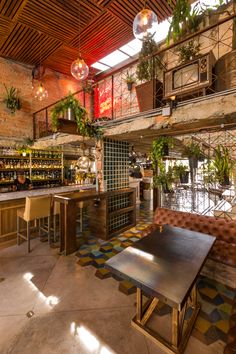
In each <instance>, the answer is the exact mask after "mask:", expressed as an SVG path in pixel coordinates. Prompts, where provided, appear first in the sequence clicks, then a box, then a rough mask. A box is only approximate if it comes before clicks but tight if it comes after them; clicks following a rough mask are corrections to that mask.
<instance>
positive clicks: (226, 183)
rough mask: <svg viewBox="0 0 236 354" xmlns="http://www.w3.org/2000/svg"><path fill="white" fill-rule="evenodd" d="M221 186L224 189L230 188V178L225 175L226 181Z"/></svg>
mask: <svg viewBox="0 0 236 354" xmlns="http://www.w3.org/2000/svg"><path fill="white" fill-rule="evenodd" d="M220 185H221V186H223V187H225V186H229V185H230V180H229V176H227V175H225V176H224V181H223V182H222V183H220Z"/></svg>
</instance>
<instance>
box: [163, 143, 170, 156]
mask: <svg viewBox="0 0 236 354" xmlns="http://www.w3.org/2000/svg"><path fill="white" fill-rule="evenodd" d="M163 154H164V156H169V146H168V144H164V145H163Z"/></svg>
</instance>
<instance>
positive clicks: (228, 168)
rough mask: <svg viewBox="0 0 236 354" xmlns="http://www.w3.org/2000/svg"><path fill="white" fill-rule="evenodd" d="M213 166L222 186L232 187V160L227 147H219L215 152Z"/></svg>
mask: <svg viewBox="0 0 236 354" xmlns="http://www.w3.org/2000/svg"><path fill="white" fill-rule="evenodd" d="M213 166H214V169H215V176H216V180H217V182H218V183H219V184H220V185H221V186H228V185H230V174H231V173H232V166H233V164H232V160H231V158H230V155H229V149H228V148H227V147H226V146H223V145H218V146H217V147H216V149H215V152H214V160H213Z"/></svg>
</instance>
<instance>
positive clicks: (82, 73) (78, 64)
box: [71, 55, 89, 80]
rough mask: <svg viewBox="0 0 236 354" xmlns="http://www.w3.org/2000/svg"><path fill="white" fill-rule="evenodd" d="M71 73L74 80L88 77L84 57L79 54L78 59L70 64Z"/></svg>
mask: <svg viewBox="0 0 236 354" xmlns="http://www.w3.org/2000/svg"><path fill="white" fill-rule="evenodd" d="M71 74H72V75H73V76H74V78H75V79H76V80H84V79H86V78H87V77H88V74H89V68H88V65H87V64H86V63H85V61H84V59H82V58H81V56H80V55H79V57H78V59H76V60H75V61H73V63H72V64H71Z"/></svg>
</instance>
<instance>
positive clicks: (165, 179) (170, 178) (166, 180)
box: [153, 168, 174, 193]
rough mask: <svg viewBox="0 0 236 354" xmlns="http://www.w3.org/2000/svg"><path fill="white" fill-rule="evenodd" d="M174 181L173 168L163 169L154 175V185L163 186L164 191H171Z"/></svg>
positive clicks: (155, 186)
mask: <svg viewBox="0 0 236 354" xmlns="http://www.w3.org/2000/svg"><path fill="white" fill-rule="evenodd" d="M173 182H174V175H173V169H172V168H169V169H168V171H165V170H161V171H160V173H159V174H158V175H156V176H154V177H153V187H154V188H157V187H161V188H162V192H163V193H171V191H172V183H173Z"/></svg>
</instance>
